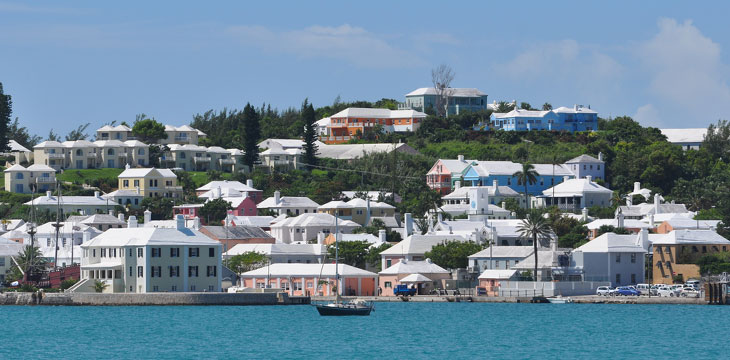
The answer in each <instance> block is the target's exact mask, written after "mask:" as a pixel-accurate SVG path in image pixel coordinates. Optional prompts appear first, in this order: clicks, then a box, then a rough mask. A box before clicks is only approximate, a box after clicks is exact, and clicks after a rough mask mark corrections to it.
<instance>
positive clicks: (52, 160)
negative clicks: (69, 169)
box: [33, 140, 66, 170]
mask: <svg viewBox="0 0 730 360" xmlns="http://www.w3.org/2000/svg"><path fill="white" fill-rule="evenodd" d="M65 151H66V149H65V148H64V147H63V145H62V144H61V143H60V142H58V141H50V140H49V141H44V142H42V143H40V144H38V145H36V146H34V147H33V158H34V159H35V160H34V162H35V163H36V164H40V165H48V166H50V167H52V168H54V169H56V170H61V169H63V168H65V167H66V154H65Z"/></svg>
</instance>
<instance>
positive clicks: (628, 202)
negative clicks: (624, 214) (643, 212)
mask: <svg viewBox="0 0 730 360" xmlns="http://www.w3.org/2000/svg"><path fill="white" fill-rule="evenodd" d="M633 202H634V197H633V196H632V195H626V206H631V205H634V204H633Z"/></svg>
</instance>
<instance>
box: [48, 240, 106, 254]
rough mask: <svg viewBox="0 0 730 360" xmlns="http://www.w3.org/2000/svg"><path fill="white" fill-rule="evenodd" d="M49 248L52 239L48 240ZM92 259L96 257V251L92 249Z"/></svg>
mask: <svg viewBox="0 0 730 360" xmlns="http://www.w3.org/2000/svg"><path fill="white" fill-rule="evenodd" d="M48 246H51V239H48ZM91 257H96V249H91Z"/></svg>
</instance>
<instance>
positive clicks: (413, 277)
mask: <svg viewBox="0 0 730 360" xmlns="http://www.w3.org/2000/svg"><path fill="white" fill-rule="evenodd" d="M431 281H432V280H431V279H429V278H427V277H425V276H423V275H421V274H410V275H408V276H406V277H404V278H402V279H400V280H398V282H400V283H422V282H431Z"/></svg>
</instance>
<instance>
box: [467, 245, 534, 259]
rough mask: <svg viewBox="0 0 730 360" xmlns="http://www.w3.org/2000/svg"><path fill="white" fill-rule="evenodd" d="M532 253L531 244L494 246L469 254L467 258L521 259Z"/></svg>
mask: <svg viewBox="0 0 730 360" xmlns="http://www.w3.org/2000/svg"><path fill="white" fill-rule="evenodd" d="M530 255H532V246H494V247H492V249H491V253H490V249H489V248H486V249H484V250H482V251H480V252H478V253H476V254H473V255H469V259H481V258H489V257H490V256H491V257H493V258H519V259H523V258H525V257H527V256H530Z"/></svg>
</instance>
